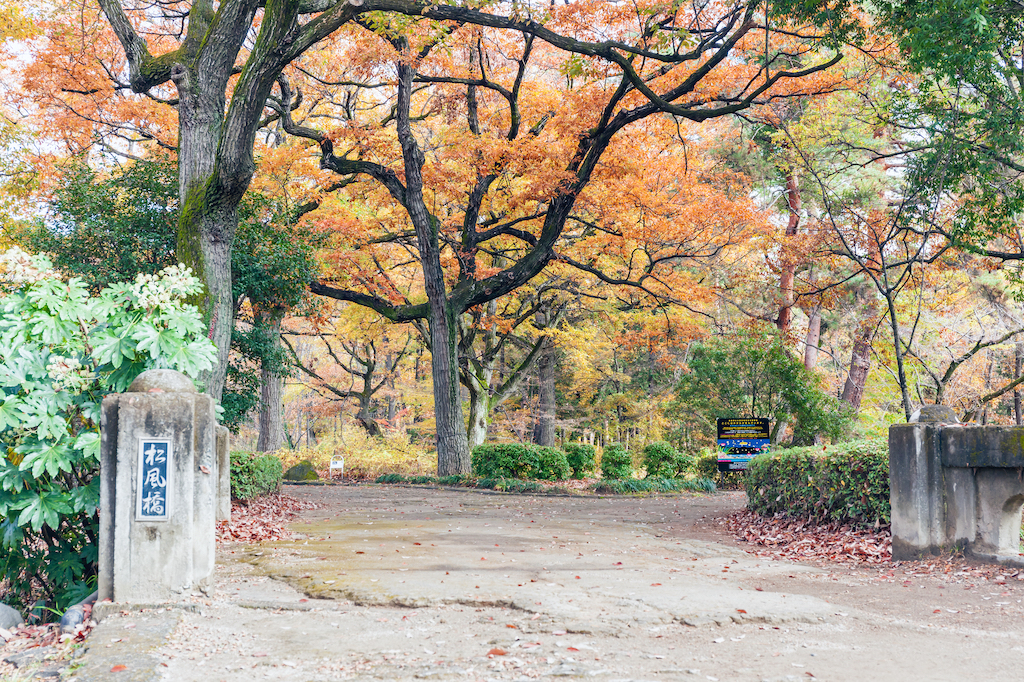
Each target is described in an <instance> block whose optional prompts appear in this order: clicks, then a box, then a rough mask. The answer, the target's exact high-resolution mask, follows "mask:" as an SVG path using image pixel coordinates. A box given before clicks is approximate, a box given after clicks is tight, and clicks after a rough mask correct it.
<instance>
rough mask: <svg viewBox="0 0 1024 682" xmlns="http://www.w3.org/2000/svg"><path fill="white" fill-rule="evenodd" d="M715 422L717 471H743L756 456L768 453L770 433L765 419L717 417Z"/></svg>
mask: <svg viewBox="0 0 1024 682" xmlns="http://www.w3.org/2000/svg"><path fill="white" fill-rule="evenodd" d="M716 421H717V424H718V470H719V471H743V470H745V469H746V468H747V463H748V462H750V460H752V459H753V458H754V457H755V456H756V455H759V454H761V453H762V452H768V449H769V447H770V445H771V433H770V431H769V429H768V420H767V419H762V418H761V417H752V418H745V417H740V418H727V419H723V418H721V417H719V418H718V419H717V420H716Z"/></svg>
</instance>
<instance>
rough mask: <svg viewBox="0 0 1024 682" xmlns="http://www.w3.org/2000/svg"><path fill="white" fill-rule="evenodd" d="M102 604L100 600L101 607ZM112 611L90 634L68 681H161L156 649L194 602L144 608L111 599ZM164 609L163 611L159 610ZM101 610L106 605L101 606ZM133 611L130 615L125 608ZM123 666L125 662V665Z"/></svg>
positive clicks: (110, 606) (110, 610)
mask: <svg viewBox="0 0 1024 682" xmlns="http://www.w3.org/2000/svg"><path fill="white" fill-rule="evenodd" d="M100 606H101V604H97V605H96V607H97V608H99V607H100ZM105 606H108V607H109V609H108V610H109V612H108V613H106V614H104V615H105V617H104V618H103V622H101V623H100V624H99V625H97V626H96V628H95V629H94V630H93V631H92V633H91V634H90V635H89V639H87V640H86V643H85V647H84V648H83V653H82V655H81V656H80V657H79V658H78V659H77V661H76V662H75V665H73V670H72V671H71V672H70V674H69V675H68V676H67V677H65V678H64V680H65V682H158V681H159V680H162V679H163V676H162V675H161V674H160V667H161V665H162V664H161V661H160V660H159V659H158V658H157V657H156V656H155V655H154V653H153V652H154V651H155V650H156V649H158V648H159V647H161V646H163V645H164V643H165V642H166V641H167V638H168V637H169V636H170V634H171V633H172V632H174V629H175V628H176V627H177V626H178V622H179V621H180V620H181V618H182V616H183V614H184V613H185V611H191V610H196V611H197V610H198V608H195V609H190V608H188V607H189V606H190V605H182V608H168V605H159V607H158V610H157V611H146V612H144V613H143V612H141V611H138V609H142V608H144V607H143V606H142V605H133V606H132V607H127V605H125V604H111V603H109V602H107V603H106V604H105ZM159 609H163V611H159ZM100 610H101V612H102V611H103V609H100ZM125 610H128V611H129V615H128V616H123V615H121V611H125ZM121 666H124V667H123V668H122V667H121Z"/></svg>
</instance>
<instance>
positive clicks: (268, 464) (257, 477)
mask: <svg viewBox="0 0 1024 682" xmlns="http://www.w3.org/2000/svg"><path fill="white" fill-rule="evenodd" d="M283 475H284V466H282V464H281V460H280V459H278V458H277V456H276V455H272V454H269V453H264V454H258V453H253V452H232V453H231V498H232V499H235V500H243V501H244V500H251V499H252V498H254V497H259V496H260V495H267V494H270V493H274V492H277V491H278V490H280V488H281V478H282V476H283Z"/></svg>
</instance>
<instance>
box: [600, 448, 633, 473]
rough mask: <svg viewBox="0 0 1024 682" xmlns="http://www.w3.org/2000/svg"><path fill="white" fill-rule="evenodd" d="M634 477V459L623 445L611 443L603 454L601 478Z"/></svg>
mask: <svg viewBox="0 0 1024 682" xmlns="http://www.w3.org/2000/svg"><path fill="white" fill-rule="evenodd" d="M632 475H633V458H632V457H630V455H629V451H628V450H626V447H625V446H624V445H623V444H622V443H610V444H608V445H606V446H605V447H604V452H603V453H602V454H601V478H612V479H620V478H630V477H631V476H632Z"/></svg>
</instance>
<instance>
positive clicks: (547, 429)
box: [533, 338, 556, 447]
mask: <svg viewBox="0 0 1024 682" xmlns="http://www.w3.org/2000/svg"><path fill="white" fill-rule="evenodd" d="M555 369H556V365H555V346H554V344H553V343H552V342H551V339H547V338H546V339H544V340H543V347H542V349H541V352H540V358H539V359H538V360H537V383H538V387H539V390H538V397H539V401H538V406H537V407H538V414H537V423H536V424H535V425H534V427H533V442H534V443H536V444H537V445H543V446H545V447H553V446H554V445H555Z"/></svg>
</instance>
